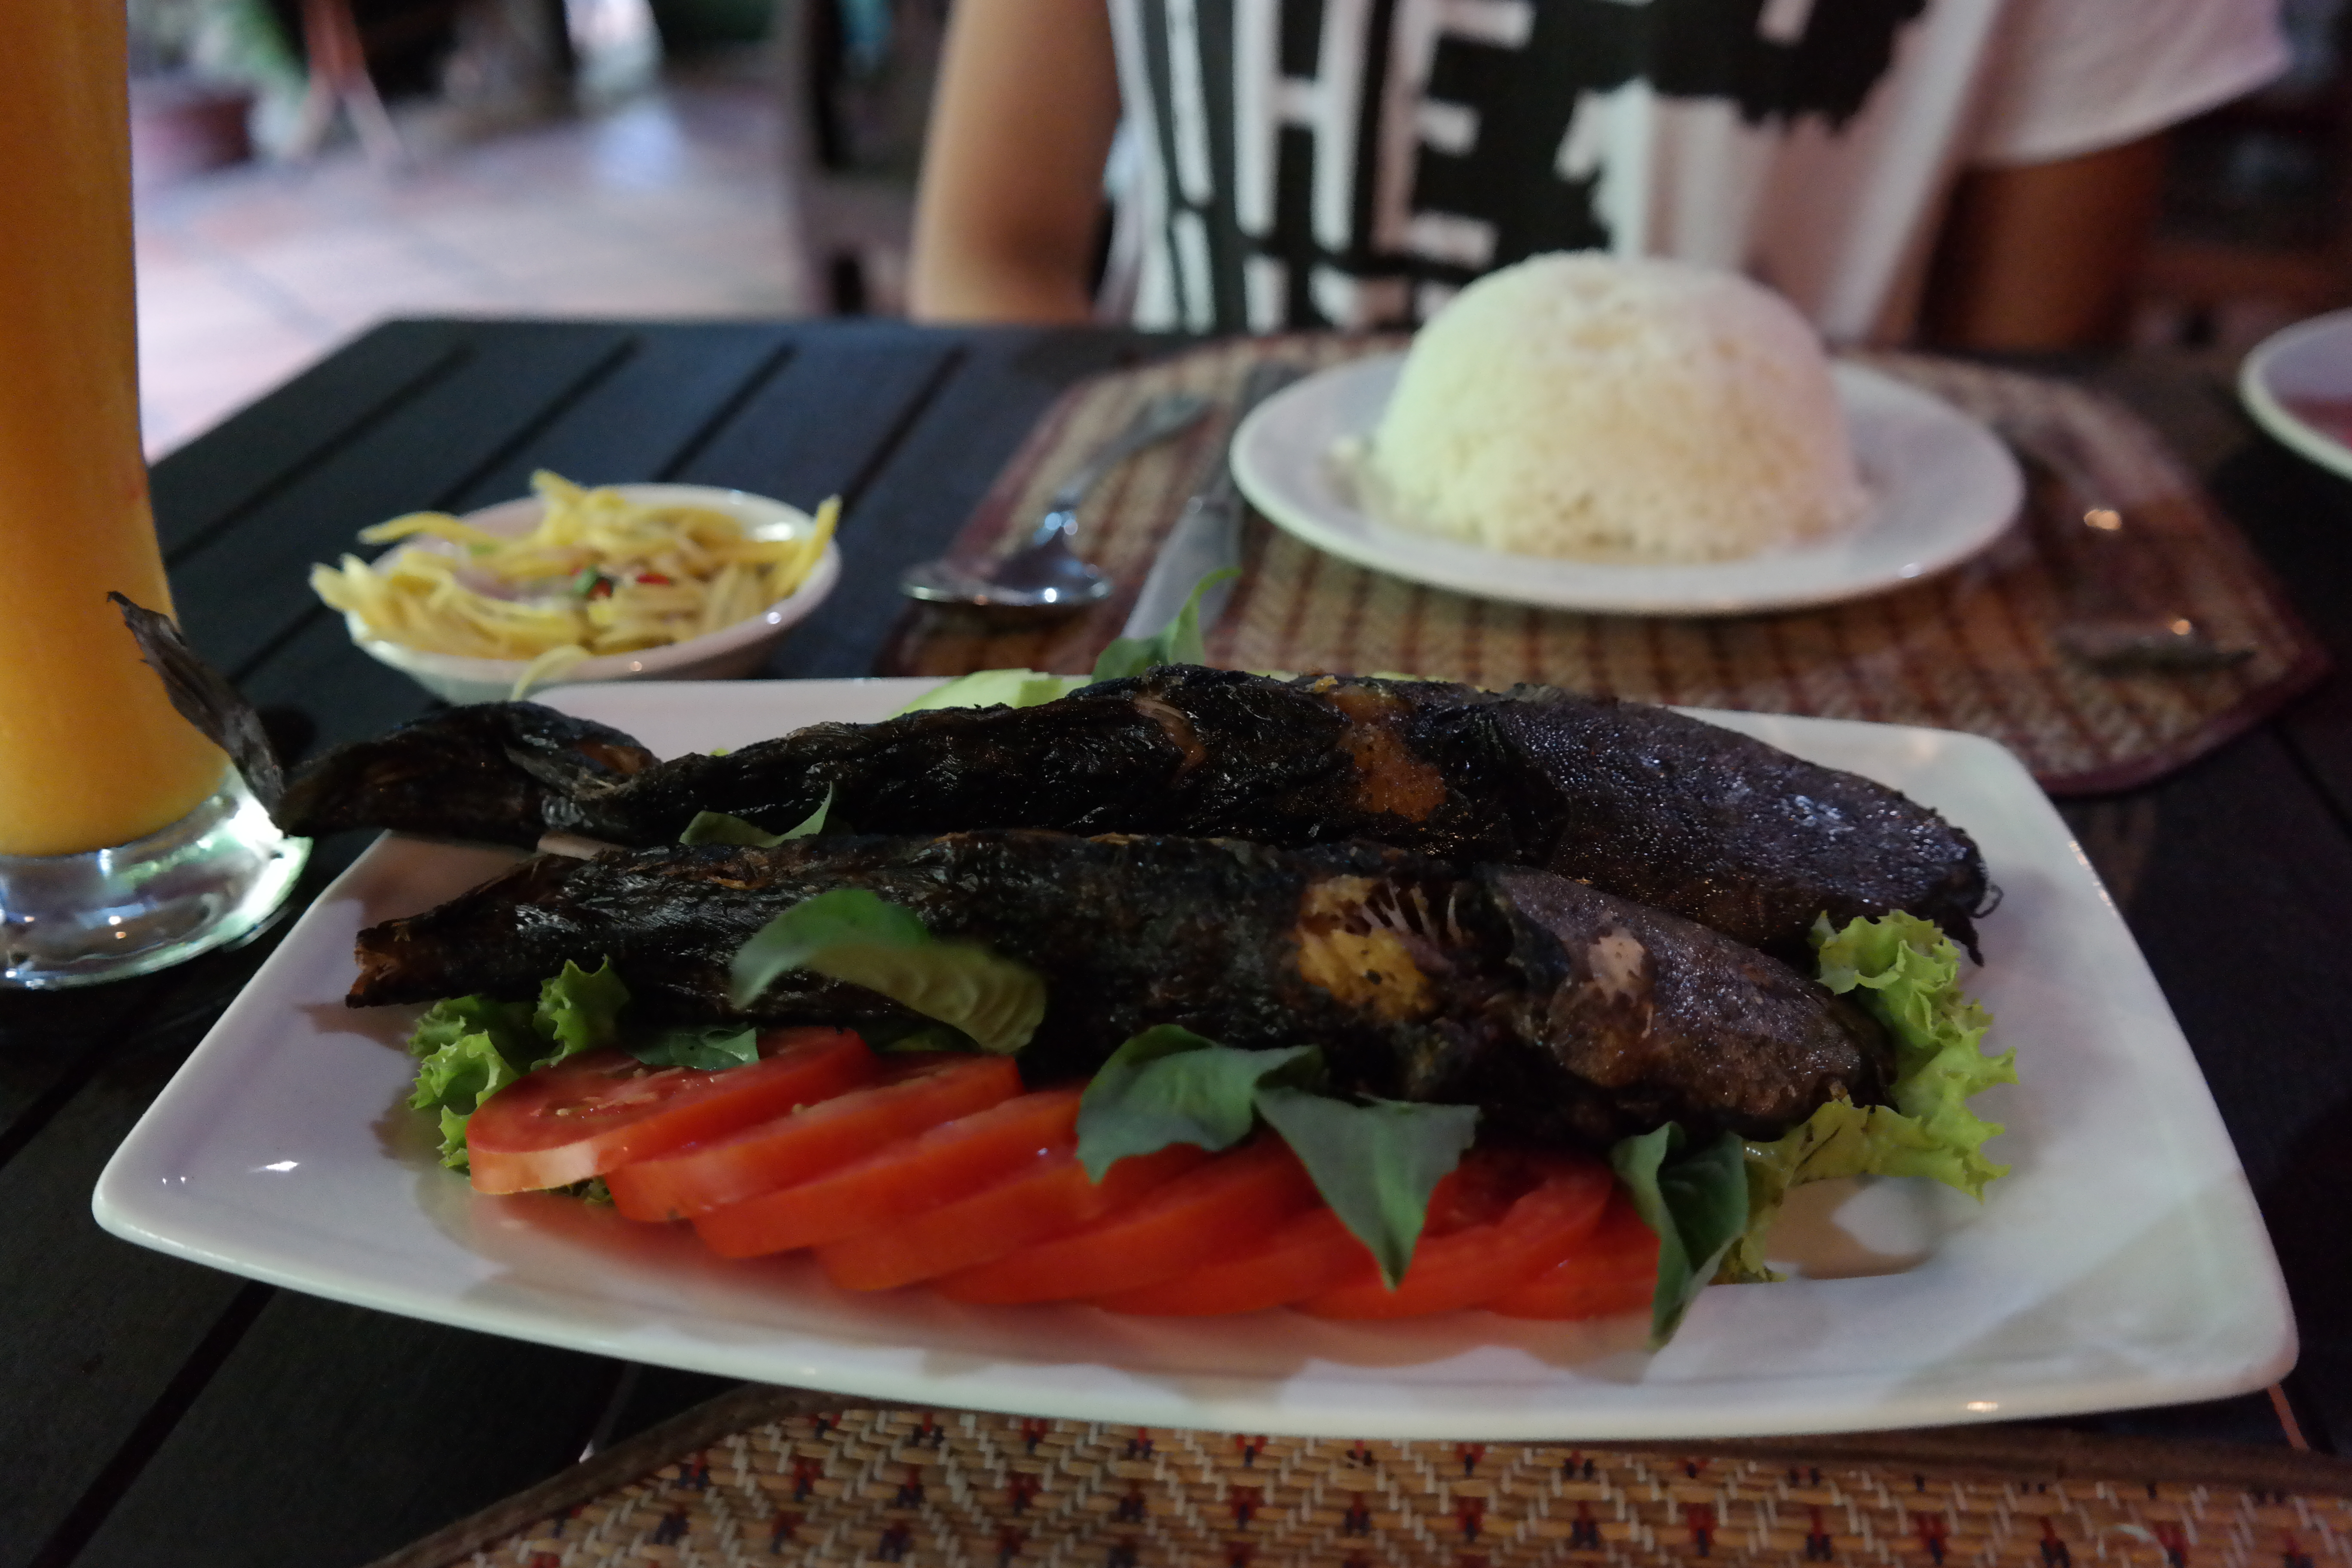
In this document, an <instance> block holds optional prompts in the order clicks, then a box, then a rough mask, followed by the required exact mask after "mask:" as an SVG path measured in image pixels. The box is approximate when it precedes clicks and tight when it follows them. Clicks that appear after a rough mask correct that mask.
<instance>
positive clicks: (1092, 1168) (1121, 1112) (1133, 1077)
mask: <svg viewBox="0 0 2352 1568" xmlns="http://www.w3.org/2000/svg"><path fill="white" fill-rule="evenodd" d="M1322 1066H1323V1058H1322V1053H1321V1052H1319V1051H1318V1050H1317V1049H1316V1048H1315V1047H1312V1046H1289V1047H1284V1048H1282V1049H1279V1050H1269V1051H1245V1050H1240V1049H1237V1048H1235V1047H1232V1046H1221V1045H1218V1044H1217V1043H1216V1042H1215V1041H1213V1040H1210V1039H1206V1038H1203V1037H1201V1036H1199V1035H1196V1034H1194V1033H1192V1030H1190V1029H1186V1028H1181V1027H1180V1026H1176V1025H1174V1024H1160V1025H1157V1026H1154V1027H1152V1028H1149V1029H1146V1030H1144V1031H1143V1033H1141V1034H1139V1035H1137V1036H1135V1037H1133V1038H1131V1039H1129V1041H1128V1042H1127V1043H1126V1044H1125V1045H1123V1046H1121V1047H1118V1050H1116V1051H1114V1052H1112V1053H1111V1058H1110V1060H1108V1061H1107V1062H1105V1063H1104V1064H1103V1065H1102V1068H1100V1070H1098V1071H1097V1073H1096V1074H1095V1076H1094V1079H1093V1080H1092V1081H1091V1082H1089V1083H1088V1084H1087V1092H1086V1095H1085V1097H1084V1098H1083V1099H1082V1100H1079V1102H1078V1163H1080V1164H1082V1165H1084V1166H1086V1168H1087V1175H1088V1176H1089V1177H1091V1178H1092V1179H1094V1180H1095V1181H1097V1182H1099V1181H1101V1180H1102V1179H1103V1173H1104V1172H1105V1171H1108V1170H1109V1169H1110V1168H1111V1166H1112V1165H1113V1164H1115V1163H1118V1161H1120V1160H1123V1159H1125V1158H1127V1157H1128V1156H1129V1155H1130V1154H1149V1153H1150V1152H1152V1151H1154V1150H1156V1149H1165V1148H1166V1147H1168V1145H1170V1144H1171V1143H1197V1144H1199V1145H1200V1146H1201V1147H1202V1148H1203V1149H1206V1150H1208V1151H1210V1152H1212V1153H1213V1152H1216V1151H1217V1150H1220V1149H1230V1148H1232V1147H1233V1146H1234V1144H1236V1143H1238V1142H1241V1141H1242V1140H1243V1139H1244V1138H1246V1137H1248V1136H1249V1131H1250V1128H1251V1127H1252V1126H1254V1125H1255V1123H1256V1121H1257V1108H1256V1097H1257V1093H1258V1087H1259V1085H1260V1084H1262V1083H1264V1082H1265V1080H1266V1079H1269V1078H1279V1079H1283V1080H1286V1081H1288V1080H1291V1079H1297V1078H1299V1077H1301V1076H1304V1077H1305V1078H1306V1079H1307V1081H1312V1079H1314V1078H1318V1077H1320V1076H1321V1072H1322Z"/></svg>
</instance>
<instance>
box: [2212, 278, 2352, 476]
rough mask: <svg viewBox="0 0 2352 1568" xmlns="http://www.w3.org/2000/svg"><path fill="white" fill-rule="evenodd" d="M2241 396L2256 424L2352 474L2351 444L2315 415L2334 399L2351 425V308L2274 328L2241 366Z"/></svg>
mask: <svg viewBox="0 0 2352 1568" xmlns="http://www.w3.org/2000/svg"><path fill="white" fill-rule="evenodd" d="M2238 395H2239V397H2240V398H2242V399H2243V400H2244V402H2245V405H2246V412H2248V413H2249V414H2252V416H2254V419H2255V421H2256V423H2258V424H2260V425H2261V426H2262V427H2263V429H2265V430H2267V431H2269V432H2270V433H2271V434H2272V435H2273V436H2275V437H2278V438H2279V439H2280V440H2281V441H2284V443H2286V445H2288V446H2290V447H2294V449H2295V450H2296V451H2298V452H2300V453H2302V454H2303V455H2304V456H2305V457H2306V458H2310V459H2311V460H2312V461H2313V462H2315V463H2317V464H2318V465H2319V466H2320V467H2321V468H2327V469H2330V470H2332V471H2334V472H2336V473H2338V474H2341V475H2343V476H2344V477H2345V478H2346V479H2352V446H2347V445H2346V444H2345V441H2344V439H2343V437H2339V436H2336V435H2332V434H2330V433H2329V430H2328V428H2327V422H2324V421H2322V420H2321V419H2319V418H2316V417H2315V413H2316V412H2317V411H2316V410H2315V409H2314V408H2313V407H2312V406H2311V405H2313V404H2315V403H2316V404H2334V405H2336V408H2335V410H2334V412H2335V413H2336V421H2337V422H2336V428H2337V429H2339V430H2344V429H2352V310H2337V311H2335V312H2334V313H2332V314H2330V315H2326V316H2314V317H2313V318H2312V319H2311V320H2310V321H2298V322H2296V323H2295V324H2294V326H2292V327H2287V328H2284V329H2283V330H2281V331H2276V332H2273V333H2272V334H2271V335H2270V336H2269V337H2267V338H2264V339H2263V341H2262V342H2260V343H2257V344H2256V345H2255V346H2254V352H2253V353H2250V354H2248V355H2247V356H2246V359H2245V363H2243V364H2241V365H2240V366H2239V367H2238Z"/></svg>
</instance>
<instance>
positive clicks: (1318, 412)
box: [1233, 354, 2025, 616]
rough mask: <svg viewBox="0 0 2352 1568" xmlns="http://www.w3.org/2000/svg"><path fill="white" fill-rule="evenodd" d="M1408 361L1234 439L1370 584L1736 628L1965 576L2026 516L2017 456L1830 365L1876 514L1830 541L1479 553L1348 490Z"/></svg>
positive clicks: (1307, 531)
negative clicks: (1720, 622)
mask: <svg viewBox="0 0 2352 1568" xmlns="http://www.w3.org/2000/svg"><path fill="white" fill-rule="evenodd" d="M1403 363H1404V356H1403V355H1402V354H1382V355H1380V356H1378V357H1375V358H1371V359H1362V360H1356V361H1353V362H1351V363H1348V364H1344V365H1338V366H1334V367H1333V368H1332V369H1330V370H1327V371H1323V372H1321V373H1319V374H1316V375H1312V376H1309V377H1307V379H1306V380H1305V381H1302V382H1300V383H1298V384H1297V385H1295V386H1292V387H1289V388H1287V389H1286V390H1285V391H1283V392H1281V393H1279V394H1277V395H1275V396H1274V397H1271V398H1269V399H1267V400H1266V402H1265V404H1264V405H1261V406H1260V407H1259V408H1258V410H1257V411H1256V412H1255V413H1254V414H1252V415H1251V416H1249V418H1248V419H1247V420H1245V421H1244V422H1243V425H1242V427H1241V429H1240V430H1239V432H1237V433H1236V434H1235V436H1234V454H1233V464H1234V479H1235V480H1236V481H1237V482H1239V484H1240V485H1241V488H1242V491H1243V493H1244V494H1245V495H1247V496H1248V497H1249V499H1250V500H1251V502H1252V504H1254V505H1255V506H1256V508H1257V509H1258V510H1260V511H1262V512H1264V513H1265V515H1266V516H1267V517H1268V518H1270V519H1271V520H1272V521H1274V522H1275V523H1276V525H1277V526H1279V527H1281V528H1284V529H1286V530H1288V531H1290V532H1291V533H1294V534H1296V535H1297V536H1298V537H1299V538H1300V539H1303V540H1305V541H1306V542H1307V543H1309V544H1312V545H1314V546H1315V547H1316V548H1317V549H1318V550H1327V551H1329V552H1331V553H1332V554H1334V555H1337V556H1339V557H1340V558H1342V559H1343V560H1348V561H1352V562H1354V563H1356V564H1357V565H1359V566H1369V567H1370V568H1371V569H1372V570H1373V571H1375V572H1386V573H1388V574H1391V575H1392V576H1397V577H1404V578H1408V579H1410V580H1412V581H1413V582H1416V583H1426V584H1429V585H1430V586H1432V587H1435V588H1450V589H1453V590H1454V592H1456V593H1461V594H1472V595H1477V596H1478V597H1481V598H1486V599H1508V600H1512V601H1515V602H1517V603H1519V604H1524V605H1546V606H1548V607H1549V608H1552V609H1559V610H1588V611H1597V612H1601V613H1604V614H1610V615H1632V616H1736V615H1747V614H1752V613H1754V612H1756V611H1759V610H1785V609H1794V608H1797V607H1800V606H1802V605H1826V604H1833V603H1835V602H1837V601H1838V600H1841V599H1854V598H1860V597H1862V596H1863V595H1866V594H1875V593H1880V592H1882V591H1884V590H1885V589H1888V588H1896V587H1900V586H1902V585H1903V584H1906V583H1910V582H1914V581H1916V580H1917V579H1919V578H1922V577H1927V576H1930V575H1932V574H1935V573H1937V572H1941V571H1943V570H1944V569H1946V568H1947V567H1949V566H1954V565H1957V564H1958V563H1960V562H1962V561H1965V560H1967V559H1968V558H1969V556H1971V555H1973V554H1975V553H1976V552H1978V551H1979V550H1982V549H1983V548H1984V547H1985V546H1986V545H1988V544H1990V543H1991V542H1993V541H1994V540H1995V539H1997V538H1999V537H2000V534H2001V532H2002V531H2003V530H2005V529H2006V528H2008V526H2009V525H2010V523H2011V521H2012V520H2013V519H2014V518H2015V517H2016V516H2017V510H2018V505H2019V503H2020V502H2021V500H2023V499H2024V495H2025V483H2024V480H2023V479H2022V477H2021V475H2020V474H2019V473H2018V468H2017V462H2016V460H2015V459H2014V458H2011V456H2010V454H2009V450H2008V448H2006V447H2003V446H2002V445H2001V444H2000V441H1999V440H1997V439H1995V438H1994V437H1993V436H1992V434H1991V433H1990V431H1988V430H1986V429H1985V428H1984V426H1981V425H1979V424H1978V423H1977V422H1976V421H1975V420H1973V419H1970V418H1969V417H1968V416H1966V415H1964V414H1962V413H1961V412H1960V411H1959V410H1958V409H1956V408H1954V407H1953V406H1952V405H1950V404H1948V403H1946V402H1944V401H1943V400H1942V399H1941V398H1937V397H1933V396H1930V395H1927V393H1924V392H1921V391H1918V390H1917V389H1916V388H1914V387H1910V386H1906V385H1905V384H1902V383H1901V382H1898V381H1895V380H1894V379H1892V378H1891V377H1888V376H1884V375H1880V374H1877V373H1876V372H1874V371H1868V370H1864V369H1863V368H1861V367H1860V366H1858V365H1851V364H1833V365H1832V366H1831V367H1830V369H1831V374H1832V375H1833V376H1834V377H1835V379H1836V383H1837V390H1838V397H1839V400H1840V401H1841V402H1842V403H1843V405H1845V416H1846V425H1847V427H1848V429H1849V431H1850V432H1851V434H1852V437H1853V448H1854V456H1855V458H1856V459H1857V460H1858V461H1859V462H1860V464H1861V465H1862V477H1863V482H1864V485H1865V486H1867V487H1868V489H1869V490H1870V494H1871V506H1870V510H1869V513H1868V514H1867V515H1866V516H1865V517H1864V519H1863V521H1862V522H1861V524H1860V526H1858V527H1857V528H1855V529H1854V530H1853V531H1851V532H1848V533H1844V534H1841V535H1840V536H1839V537H1837V538H1836V539H1833V540H1828V541H1825V542H1822V543H1818V544H1809V545H1804V546H1801V547H1799V548H1795V549H1790V550H1776V551H1771V552H1767V553H1765V554H1761V555H1752V556H1749V557H1748V558H1746V559H1745V560H1740V561H1717V562H1708V563H1705V564H1702V565H1692V566H1632V565H1617V564H1603V563H1594V562H1588V561H1561V560H1556V559H1553V558H1551V557H1548V556H1540V555H1517V554H1512V553H1509V552H1504V551H1500V550H1485V549H1480V548H1478V547H1477V546H1475V545H1468V544H1457V543H1454V542H1451V541H1448V540H1442V539H1432V538H1429V537H1427V536H1426V535H1423V534H1417V533H1409V532H1407V531H1404V530H1402V529H1398V528H1392V527H1391V526H1389V525H1388V524H1387V523H1384V522H1381V521H1378V520H1376V519H1374V518H1373V517H1371V516H1370V515H1369V514H1368V513H1367V512H1365V511H1364V510H1363V509H1362V508H1361V507H1360V506H1359V505H1358V504H1357V503H1356V501H1355V500H1354V498H1353V497H1352V496H1350V495H1349V494H1348V493H1347V490H1346V489H1345V488H1344V487H1343V486H1342V485H1341V484H1340V483H1339V480H1338V479H1337V478H1336V476H1335V474H1334V472H1333V466H1332V463H1331V461H1330V458H1329V453H1330V452H1331V449H1332V446H1333V444H1334V443H1335V442H1337V441H1339V440H1340V439H1341V438H1342V437H1368V436H1370V434H1371V432H1372V429H1373V427H1374V426H1376V425H1378V424H1379V422H1380V417H1381V411H1382V410H1383V409H1385V408H1386V407H1387V406H1388V401H1389V394H1390V392H1391V389H1393V388H1394V386H1395V385H1396V379H1397V373H1398V371H1399V370H1400V369H1402V366H1403Z"/></svg>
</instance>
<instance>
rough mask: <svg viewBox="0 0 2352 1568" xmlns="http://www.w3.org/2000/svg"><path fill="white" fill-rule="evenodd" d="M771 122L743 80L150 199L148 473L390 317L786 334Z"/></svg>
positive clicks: (213, 180)
mask: <svg viewBox="0 0 2352 1568" xmlns="http://www.w3.org/2000/svg"><path fill="white" fill-rule="evenodd" d="M776 113H777V110H776V103H775V99H774V96H773V94H772V91H771V90H770V89H768V88H767V87H766V86H765V84H764V83H762V82H761V81H760V80H758V79H754V78H747V77H745V76H743V75H741V74H740V73H736V74H726V73H701V74H698V75H688V76H676V77H673V78H672V79H670V80H669V81H668V82H667V84H666V85H665V86H664V87H663V88H662V89H660V90H659V91H657V92H654V93H649V94H647V95H645V96H642V97H639V98H636V99H635V100H632V101H630V102H628V103H626V104H625V105H623V106H621V107H619V108H616V109H613V110H607V111H604V112H603V113H601V114H598V115H595V116H593V117H583V118H580V119H576V120H570V121H561V122H556V123H551V124H542V125H536V126H530V127H526V128H523V129H520V130H512V131H509V132H504V133H503V134H499V135H497V136H494V137H488V138H485V139H482V140H479V141H473V142H449V141H448V139H447V138H446V136H445V137H437V138H436V136H435V135H434V134H433V128H432V127H431V126H430V125H423V126H420V127H419V128H418V132H419V133H417V134H413V135H412V137H411V142H412V147H413V148H414V149H415V156H414V159H413V162H412V165H411V166H410V167H409V168H408V169H406V170H405V171H402V172H395V173H384V172H380V171H378V170H376V169H374V168H372V167H370V166H369V165H368V163H366V161H365V160H364V159H363V158H362V156H361V155H360V153H359V152H358V151H357V149H356V148H352V147H339V148H336V149H334V150H332V151H331V152H329V153H327V154H325V155H323V156H322V157H320V159H318V160H317V161H316V162H314V163H310V164H307V165H303V166H299V167H290V168H265V167H246V168H240V169H237V170H234V171H229V172H226V173H222V174H212V175H207V176H204V177H202V178H200V179H198V180H196V181H194V182H191V183H189V184H182V185H179V186H175V187H172V188H169V189H166V190H163V191H159V192H155V193H152V194H150V195H142V197H141V198H140V200H139V202H138V247H139V334H140V399H141V406H142V419H143V424H144V426H145V432H146V439H147V447H148V450H149V452H150V453H151V454H160V453H162V452H165V451H168V450H170V449H171V448H172V447H177V446H179V445H181V444H182V443H184V442H185V441H186V440H188V439H189V438H191V437H194V436H197V435H199V434H201V433H202V432H203V431H204V430H205V429H206V428H207V427H209V426H211V425H213V424H214V423H215V422H216V421H217V420H219V419H220V418H221V417H223V416H226V415H227V414H229V413H230V412H232V411H234V410H235V409H236V408H237V407H239V406H241V405H244V404H246V403H247V402H249V401H251V400H252V399H253V398H254V397H256V396H257V395H260V394H261V393H263V392H265V391H267V390H268V389H269V388H270V387H271V386H273V385H275V384H278V382H281V381H283V380H285V379H286V378H287V377H288V376H289V375H291V374H294V373H295V372H296V371H298V370H299V369H301V368H302V367H303V366H304V365H307V364H309V363H310V362H311V361H313V360H315V359H317V358H318V357H320V355H321V354H323V353H326V352H327V351H328V350H330V349H331V348H333V347H334V346H335V345H336V344H338V343H340V342H343V341H344V340H345V339H347V338H349V337H351V336H352V335H353V334H354V333H356V332H358V331H361V330H362V329H363V328H365V327H367V326H368V325H370V324H371V323H373V322H375V321H382V320H383V319H385V318H387V317H391V316H401V315H500V316H510V315H594V316H639V317H646V316H652V317H663V316H773V315H783V314H797V313H799V312H800V311H801V310H803V300H804V299H805V298H806V295H805V293H804V290H803V285H802V281H801V278H800V263H799V261H798V258H797V257H796V255H795V253H794V252H793V249H792V247H791V245H790V243H789V240H790V237H789V235H788V232H787V228H786V220H785V217H784V201H783V193H782V184H781V181H782V173H781V168H780V164H779V160H778V154H777V122H776ZM436 140H439V141H442V142H445V143H446V144H444V145H441V146H439V147H437V148H436V146H434V145H433V143H434V142H436Z"/></svg>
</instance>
